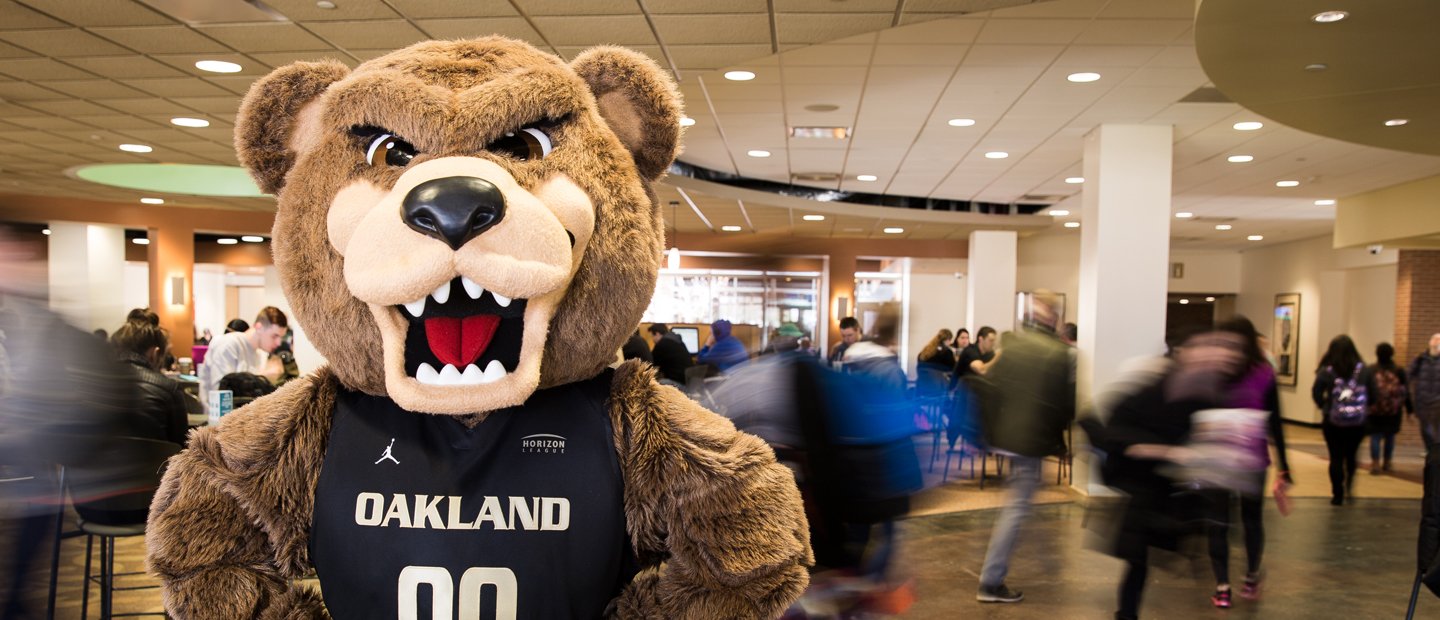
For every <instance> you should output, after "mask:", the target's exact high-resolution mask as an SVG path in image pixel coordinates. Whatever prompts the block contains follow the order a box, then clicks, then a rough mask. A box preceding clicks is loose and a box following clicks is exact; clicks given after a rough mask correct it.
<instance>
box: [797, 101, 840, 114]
mask: <svg viewBox="0 0 1440 620" xmlns="http://www.w3.org/2000/svg"><path fill="white" fill-rule="evenodd" d="M839 109H840V106H838V105H835V104H833V103H812V104H810V105H807V106H805V110H806V111H808V112H834V111H836V110H839Z"/></svg>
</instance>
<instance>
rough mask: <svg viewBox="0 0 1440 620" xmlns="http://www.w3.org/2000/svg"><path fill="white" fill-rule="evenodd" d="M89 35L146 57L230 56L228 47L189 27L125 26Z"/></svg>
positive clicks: (105, 29) (98, 30) (94, 30)
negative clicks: (210, 54)
mask: <svg viewBox="0 0 1440 620" xmlns="http://www.w3.org/2000/svg"><path fill="white" fill-rule="evenodd" d="M90 32H93V33H95V34H97V35H100V36H102V37H105V38H107V39H110V40H111V41H114V42H116V43H119V44H120V45H123V46H125V47H128V48H130V49H133V50H135V51H137V52H141V53H144V54H193V53H205V52H228V51H230V48H227V47H225V46H224V45H221V44H219V43H217V42H215V41H214V40H213V39H211V38H209V37H206V36H204V35H202V34H200V33H198V32H196V31H194V30H192V29H191V28H189V27H188V26H125V27H118V28H91V29H90Z"/></svg>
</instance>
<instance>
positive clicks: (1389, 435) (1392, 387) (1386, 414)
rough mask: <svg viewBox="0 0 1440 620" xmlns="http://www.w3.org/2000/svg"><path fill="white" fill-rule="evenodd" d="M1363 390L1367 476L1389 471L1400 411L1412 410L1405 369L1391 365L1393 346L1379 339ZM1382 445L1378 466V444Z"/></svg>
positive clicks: (1393, 355) (1393, 352) (1400, 418)
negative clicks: (1365, 395) (1366, 404)
mask: <svg viewBox="0 0 1440 620" xmlns="http://www.w3.org/2000/svg"><path fill="white" fill-rule="evenodd" d="M1365 389H1366V391H1367V392H1368V393H1369V396H1370V411H1369V412H1368V414H1367V415H1366V417H1365V432H1366V434H1368V435H1369V436H1370V475H1372V476H1378V475H1380V471H1381V470H1382V469H1383V470H1384V471H1390V457H1391V456H1393V455H1394V454H1395V434H1396V433H1398V432H1400V422H1401V420H1402V416H1401V414H1402V413H1404V412H1407V411H1408V412H1412V413H1413V412H1414V411H1415V407H1414V406H1413V404H1412V403H1411V402H1410V388H1409V386H1408V385H1407V384H1406V376H1405V369H1403V368H1400V367H1399V366H1397V365H1395V347H1393V346H1391V345H1390V343H1388V342H1382V343H1380V344H1379V346H1376V347H1375V365H1374V366H1371V367H1370V368H1369V369H1367V372H1366V377H1365ZM1382 443H1383V444H1384V446H1385V461H1384V465H1381V461H1380V446H1381V444H1382Z"/></svg>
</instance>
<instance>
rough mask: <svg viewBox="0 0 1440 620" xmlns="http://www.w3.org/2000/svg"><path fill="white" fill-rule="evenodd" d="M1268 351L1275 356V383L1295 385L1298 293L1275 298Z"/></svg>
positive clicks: (1298, 311)
mask: <svg viewBox="0 0 1440 620" xmlns="http://www.w3.org/2000/svg"><path fill="white" fill-rule="evenodd" d="M1270 350H1271V353H1273V354H1274V355H1275V380H1276V382H1277V383H1279V384H1280V385H1289V386H1293V385H1295V384H1296V382H1297V381H1298V380H1299V378H1298V373H1297V372H1296V370H1297V369H1298V368H1297V367H1298V366H1299V365H1300V293H1280V294H1279V295H1276V296H1275V327H1274V329H1272V330H1271V331H1270Z"/></svg>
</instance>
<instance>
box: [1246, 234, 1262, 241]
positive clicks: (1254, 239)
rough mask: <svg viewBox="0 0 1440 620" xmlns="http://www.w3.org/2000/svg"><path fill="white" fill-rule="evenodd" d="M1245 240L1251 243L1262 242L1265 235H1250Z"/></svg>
mask: <svg viewBox="0 0 1440 620" xmlns="http://www.w3.org/2000/svg"><path fill="white" fill-rule="evenodd" d="M1246 239H1249V240H1251V241H1264V240H1265V235H1250V236H1249V237H1246Z"/></svg>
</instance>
